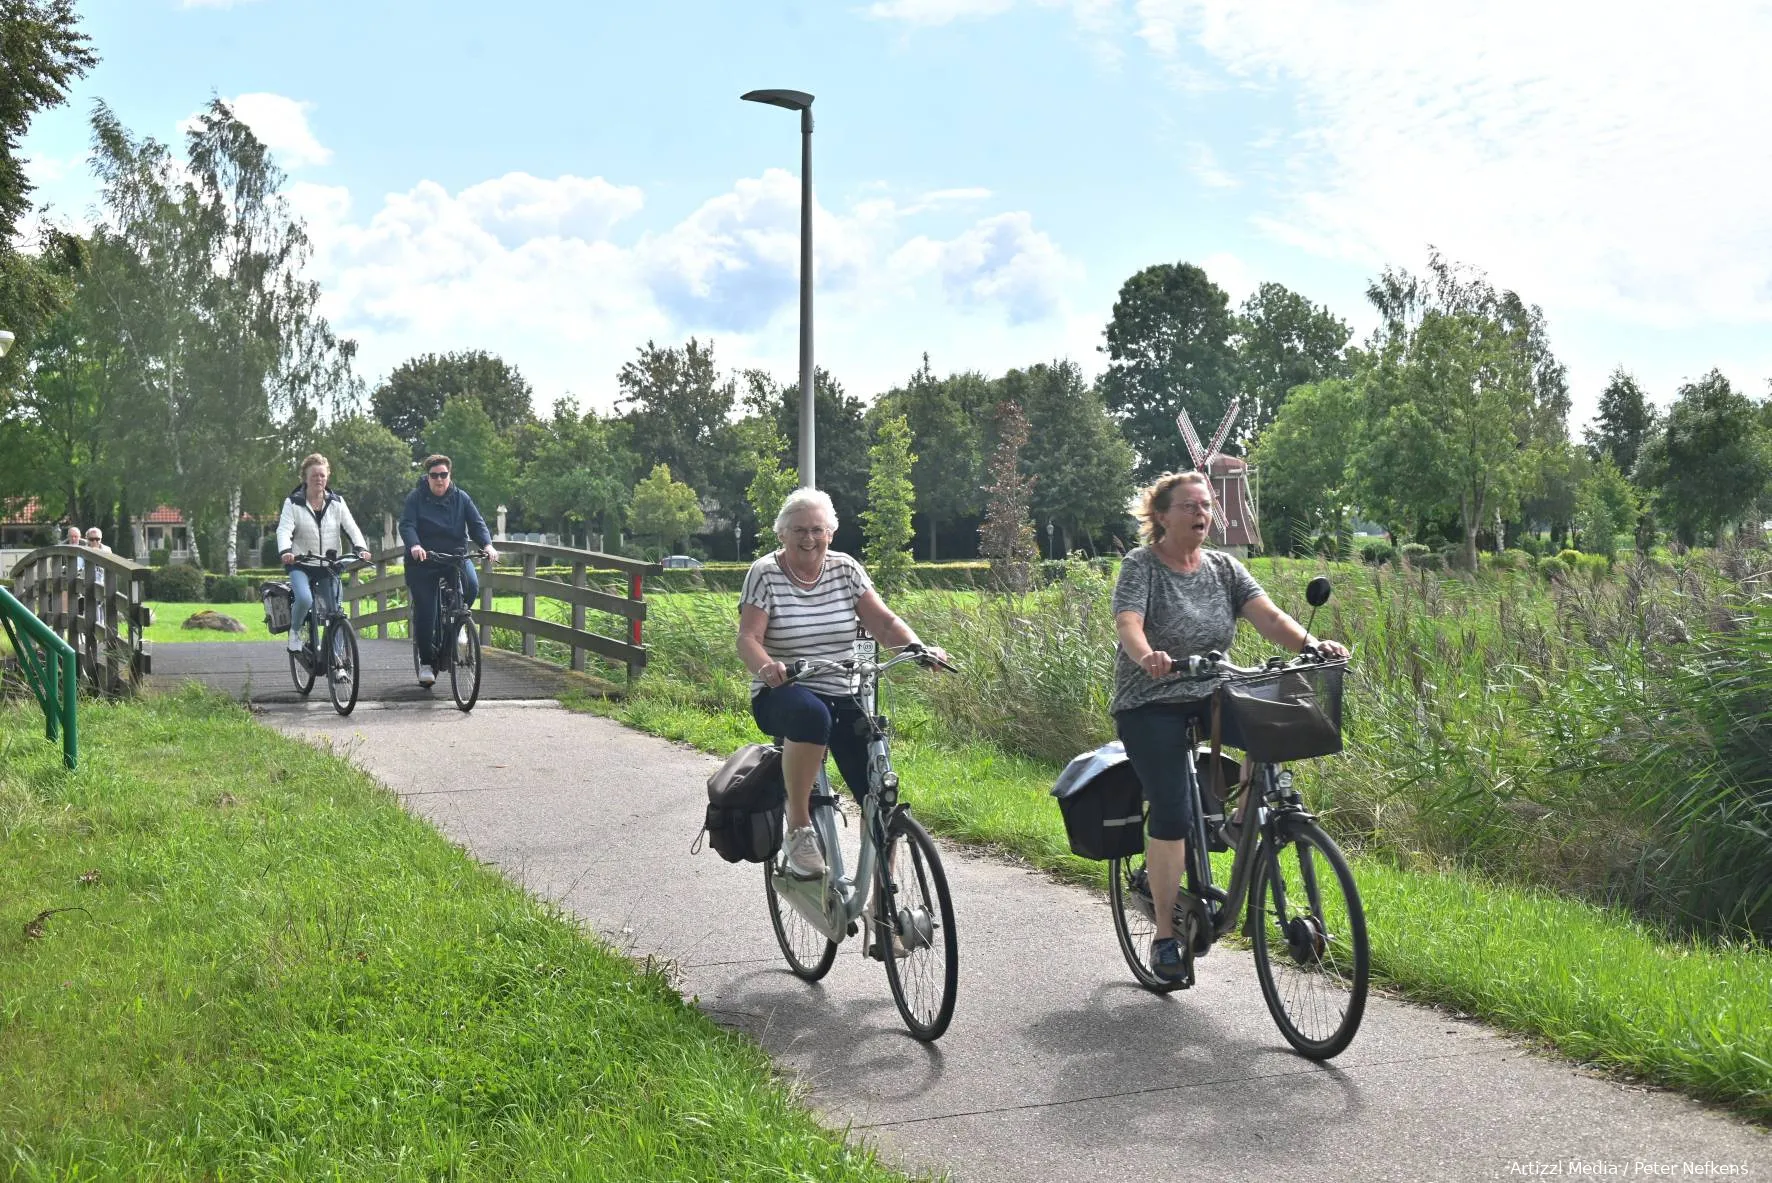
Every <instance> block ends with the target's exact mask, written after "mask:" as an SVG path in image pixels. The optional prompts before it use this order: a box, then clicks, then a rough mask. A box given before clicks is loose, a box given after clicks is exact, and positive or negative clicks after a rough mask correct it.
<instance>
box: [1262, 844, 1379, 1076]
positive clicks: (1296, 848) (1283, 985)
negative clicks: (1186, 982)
mask: <svg viewBox="0 0 1772 1183" xmlns="http://www.w3.org/2000/svg"><path fill="white" fill-rule="evenodd" d="M1258 857H1260V858H1261V860H1262V861H1261V863H1260V866H1259V868H1258V871H1257V875H1256V882H1255V885H1254V892H1255V894H1254V898H1253V900H1252V901H1251V907H1252V908H1255V909H1257V912H1258V914H1257V915H1256V916H1255V917H1254V919H1255V930H1254V952H1255V969H1256V975H1257V977H1258V978H1259V979H1260V982H1261V990H1262V996H1263V997H1264V998H1265V999H1266V1000H1267V1004H1268V1010H1269V1011H1270V1012H1271V1013H1272V1014H1273V1016H1274V1021H1275V1022H1276V1023H1277V1024H1278V1025H1279V1028H1280V1032H1281V1034H1283V1035H1284V1036H1285V1037H1286V1039H1287V1041H1288V1042H1289V1043H1291V1044H1292V1045H1293V1046H1294V1047H1296V1048H1297V1049H1298V1050H1299V1051H1301V1052H1303V1053H1304V1054H1305V1055H1307V1056H1311V1057H1313V1058H1316V1059H1327V1058H1329V1057H1330V1056H1333V1055H1335V1054H1337V1053H1338V1052H1340V1051H1341V1050H1342V1049H1344V1048H1345V1047H1347V1045H1348V1044H1349V1043H1350V1042H1351V1041H1352V1040H1353V1037H1354V1033H1355V1032H1356V1031H1358V1030H1359V1025H1360V1020H1361V1017H1362V1016H1363V1014H1364V1011H1365V1006H1366V991H1367V978H1368V975H1369V972H1370V952H1369V950H1368V948H1367V944H1366V920H1365V912H1364V909H1363V908H1362V906H1361V903H1360V895H1359V889H1358V888H1357V887H1356V886H1355V884H1354V879H1353V873H1352V872H1351V871H1350V870H1349V869H1348V866H1347V861H1346V860H1345V859H1344V858H1343V857H1342V855H1341V852H1340V850H1339V849H1337V848H1336V846H1335V844H1334V843H1333V842H1332V841H1330V839H1329V837H1328V836H1327V835H1325V834H1324V833H1323V832H1322V831H1321V830H1320V829H1318V828H1317V827H1316V826H1315V825H1314V824H1306V825H1302V826H1298V827H1296V829H1295V832H1294V833H1293V834H1292V835H1291V837H1290V838H1289V839H1288V840H1287V841H1285V842H1284V843H1283V844H1282V845H1281V846H1280V848H1279V849H1278V850H1273V849H1272V848H1271V847H1267V846H1265V845H1264V847H1263V849H1262V852H1261V853H1260V855H1259V856H1258Z"/></svg>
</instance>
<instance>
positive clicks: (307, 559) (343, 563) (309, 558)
mask: <svg viewBox="0 0 1772 1183" xmlns="http://www.w3.org/2000/svg"><path fill="white" fill-rule="evenodd" d="M289 565H290V566H291V567H323V568H325V569H326V570H328V571H330V572H332V573H333V574H334V575H343V574H344V573H345V572H346V571H348V570H354V569H355V568H357V567H368V566H370V565H371V564H369V563H366V562H364V561H363V560H362V559H360V558H358V557H357V556H356V555H354V554H350V555H332V556H330V557H329V556H327V555H296V556H295V558H294V560H292V561H291V562H290V564H289Z"/></svg>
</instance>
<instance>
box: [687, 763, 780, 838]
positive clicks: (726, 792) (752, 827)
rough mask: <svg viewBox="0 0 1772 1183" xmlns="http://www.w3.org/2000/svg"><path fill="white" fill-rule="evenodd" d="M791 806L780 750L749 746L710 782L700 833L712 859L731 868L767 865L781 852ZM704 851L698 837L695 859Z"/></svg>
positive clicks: (722, 766)
mask: <svg viewBox="0 0 1772 1183" xmlns="http://www.w3.org/2000/svg"><path fill="white" fill-rule="evenodd" d="M787 801H788V792H787V784H786V782H785V781H784V780H783V779H782V774H781V749H780V748H778V747H776V746H775V745H774V744H767V743H753V744H746V745H745V746H744V747H742V748H740V749H738V751H736V752H734V753H732V755H730V756H728V757H726V763H724V764H722V765H720V769H719V771H717V772H715V773H714V775H712V776H710V777H708V812H707V818H706V820H705V822H704V823H703V826H702V832H703V833H705V834H706V835H707V838H708V845H709V846H711V847H713V848H714V853H716V854H718V855H719V856H720V857H721V858H723V859H725V860H726V861H727V862H729V863H738V862H746V863H764V862H768V861H769V860H770V859H772V858H774V857H775V852H776V851H778V850H780V849H781V826H782V820H783V819H784V818H785V817H786V816H787ZM700 848H701V837H700V836H699V835H698V836H697V837H696V839H695V845H693V846H691V847H690V848H689V849H690V851H691V853H693V852H695V851H697V850H699V849H700Z"/></svg>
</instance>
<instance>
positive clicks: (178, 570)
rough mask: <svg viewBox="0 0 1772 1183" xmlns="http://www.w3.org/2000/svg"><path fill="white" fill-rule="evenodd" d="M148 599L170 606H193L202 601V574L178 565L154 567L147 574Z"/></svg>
mask: <svg viewBox="0 0 1772 1183" xmlns="http://www.w3.org/2000/svg"><path fill="white" fill-rule="evenodd" d="M148 598H149V599H151V600H160V601H162V602H164V603H170V604H194V603H198V602H199V601H201V600H202V599H203V572H202V571H199V570H198V569H197V568H195V567H192V566H189V565H188V564H185V563H180V564H178V565H177V566H175V567H155V568H154V569H153V570H152V571H149V572H148Z"/></svg>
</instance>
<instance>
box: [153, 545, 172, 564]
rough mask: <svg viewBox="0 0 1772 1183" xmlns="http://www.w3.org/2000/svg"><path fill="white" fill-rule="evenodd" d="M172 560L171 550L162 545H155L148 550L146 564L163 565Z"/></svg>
mask: <svg viewBox="0 0 1772 1183" xmlns="http://www.w3.org/2000/svg"><path fill="white" fill-rule="evenodd" d="M171 561H172V552H171V551H169V550H167V549H166V548H165V547H164V546H157V547H155V548H154V549H153V550H151V551H149V552H148V566H150V567H164V566H166V564H167V563H169V562H171Z"/></svg>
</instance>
